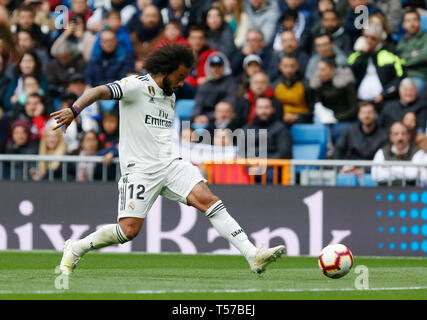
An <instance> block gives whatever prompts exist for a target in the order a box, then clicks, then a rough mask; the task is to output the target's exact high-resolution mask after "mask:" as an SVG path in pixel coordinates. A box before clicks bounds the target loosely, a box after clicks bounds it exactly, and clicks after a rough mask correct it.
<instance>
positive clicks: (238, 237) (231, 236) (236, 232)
mask: <svg viewBox="0 0 427 320" xmlns="http://www.w3.org/2000/svg"><path fill="white" fill-rule="evenodd" d="M205 215H206V217H208V218H209V221H210V222H211V223H212V225H213V227H214V228H215V230H216V231H217V232H218V233H219V234H220V235H221V236H222V237H223V238H224V239H226V240H228V242H230V243H231V244H232V245H233V246H234V247H235V248H236V249H237V250H239V251H240V253H241V254H242V255H243V256H244V257H245V258H246V259H247V260H248V261H251V260H252V259H253V257H255V254H256V251H257V249H256V247H255V246H254V245H253V244H252V243H251V242H250V241H249V239H248V236H247V235H246V233H245V232H244V231H243V229H242V227H240V225H239V224H238V223H237V222H236V220H234V219H233V217H231V216H230V215H229V213H228V212H227V210H226V209H225V206H224V204H223V203H222V201H221V200H219V201H217V202H215V204H214V205H213V206H211V207H210V208H209V209H208V210H207V211H206V212H205Z"/></svg>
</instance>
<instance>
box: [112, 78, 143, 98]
mask: <svg viewBox="0 0 427 320" xmlns="http://www.w3.org/2000/svg"><path fill="white" fill-rule="evenodd" d="M139 85H140V81H139V80H138V79H136V77H135V76H130V77H126V78H123V79H121V80H119V81H114V82H112V83H108V84H106V86H107V88H108V89H109V90H110V93H111V98H112V99H114V100H121V99H122V98H129V99H132V96H133V95H134V93H135V92H137V89H138V86H139Z"/></svg>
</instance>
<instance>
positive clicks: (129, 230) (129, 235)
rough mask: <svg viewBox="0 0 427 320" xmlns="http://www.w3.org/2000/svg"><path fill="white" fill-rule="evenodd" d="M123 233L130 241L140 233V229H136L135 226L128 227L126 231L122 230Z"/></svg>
mask: <svg viewBox="0 0 427 320" xmlns="http://www.w3.org/2000/svg"><path fill="white" fill-rule="evenodd" d="M122 231H123V233H124V235H125V237H126V238H127V239H129V240H132V239H133V238H135V237H136V236H137V235H138V233H139V229H138V228H135V227H134V226H126V227H125V228H124V229H123V228H122Z"/></svg>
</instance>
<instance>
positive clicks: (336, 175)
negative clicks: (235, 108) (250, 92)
mask: <svg viewBox="0 0 427 320" xmlns="http://www.w3.org/2000/svg"><path fill="white" fill-rule="evenodd" d="M40 161H46V162H56V161H57V162H60V163H61V164H60V166H61V169H60V170H59V171H60V173H61V174H60V178H57V177H54V172H53V171H52V170H48V171H47V175H46V177H45V180H44V181H46V180H47V181H63V182H72V181H78V178H77V165H76V164H77V163H81V162H84V163H96V164H100V165H101V166H102V177H101V178H100V179H99V181H103V182H106V181H108V170H109V168H108V166H107V165H105V164H104V163H103V157H101V156H40V155H10V154H0V180H6V181H18V180H19V181H31V180H32V179H31V177H30V175H29V173H28V172H29V169H30V168H31V167H36V168H38V166H39V163H40ZM202 165H203V168H204V169H205V171H206V175H207V180H208V182H210V183H219V184H255V183H260V184H273V185H310V186H375V185H376V183H375V181H373V180H372V177H370V171H371V168H372V167H375V166H380V167H385V168H389V169H390V170H391V168H392V167H405V168H416V169H417V177H416V180H415V183H413V182H409V181H406V178H405V177H403V178H402V183H401V185H402V186H406V185H409V184H411V185H415V186H425V185H426V181H425V180H426V178H427V164H414V163H412V162H409V161H387V162H384V163H380V164H379V163H375V162H373V161H359V160H357V161H355V160H350V161H349V160H294V159H292V160H282V159H234V160H223V161H218V160H215V161H205V162H203V164H202ZM110 166H113V170H114V173H115V180H118V179H119V177H120V166H119V161H118V158H114V159H113V161H112V163H111V164H110ZM18 168H22V177H18V176H17V171H18ZM343 168H347V169H348V168H358V169H359V171H358V173H357V174H356V173H352V172H351V171H347V173H342V171H341V170H342V169H343ZM70 169H74V172H72V174H70ZM297 169H298V170H297ZM110 171H111V170H110ZM93 180H94V179H93V178H92V179H91V178H90V179H89V181H93ZM392 183H393V182H392V180H391V179H389V180H388V181H387V183H386V184H387V185H389V186H391V185H392Z"/></svg>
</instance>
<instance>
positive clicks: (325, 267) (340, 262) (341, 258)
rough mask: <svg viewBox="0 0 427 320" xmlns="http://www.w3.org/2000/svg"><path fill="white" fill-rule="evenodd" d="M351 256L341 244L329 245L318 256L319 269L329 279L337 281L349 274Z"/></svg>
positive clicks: (351, 261) (351, 262)
mask: <svg viewBox="0 0 427 320" xmlns="http://www.w3.org/2000/svg"><path fill="white" fill-rule="evenodd" d="M352 266H353V255H352V253H351V251H350V249H349V248H347V246H345V245H343V244H339V243H337V244H330V245H329V246H327V247H325V248H323V250H322V252H320V255H319V268H320V270H322V272H323V274H324V275H325V276H327V277H329V278H333V279H338V278H341V277H344V276H345V275H346V274H347V273H349V272H350V269H351V267H352Z"/></svg>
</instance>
